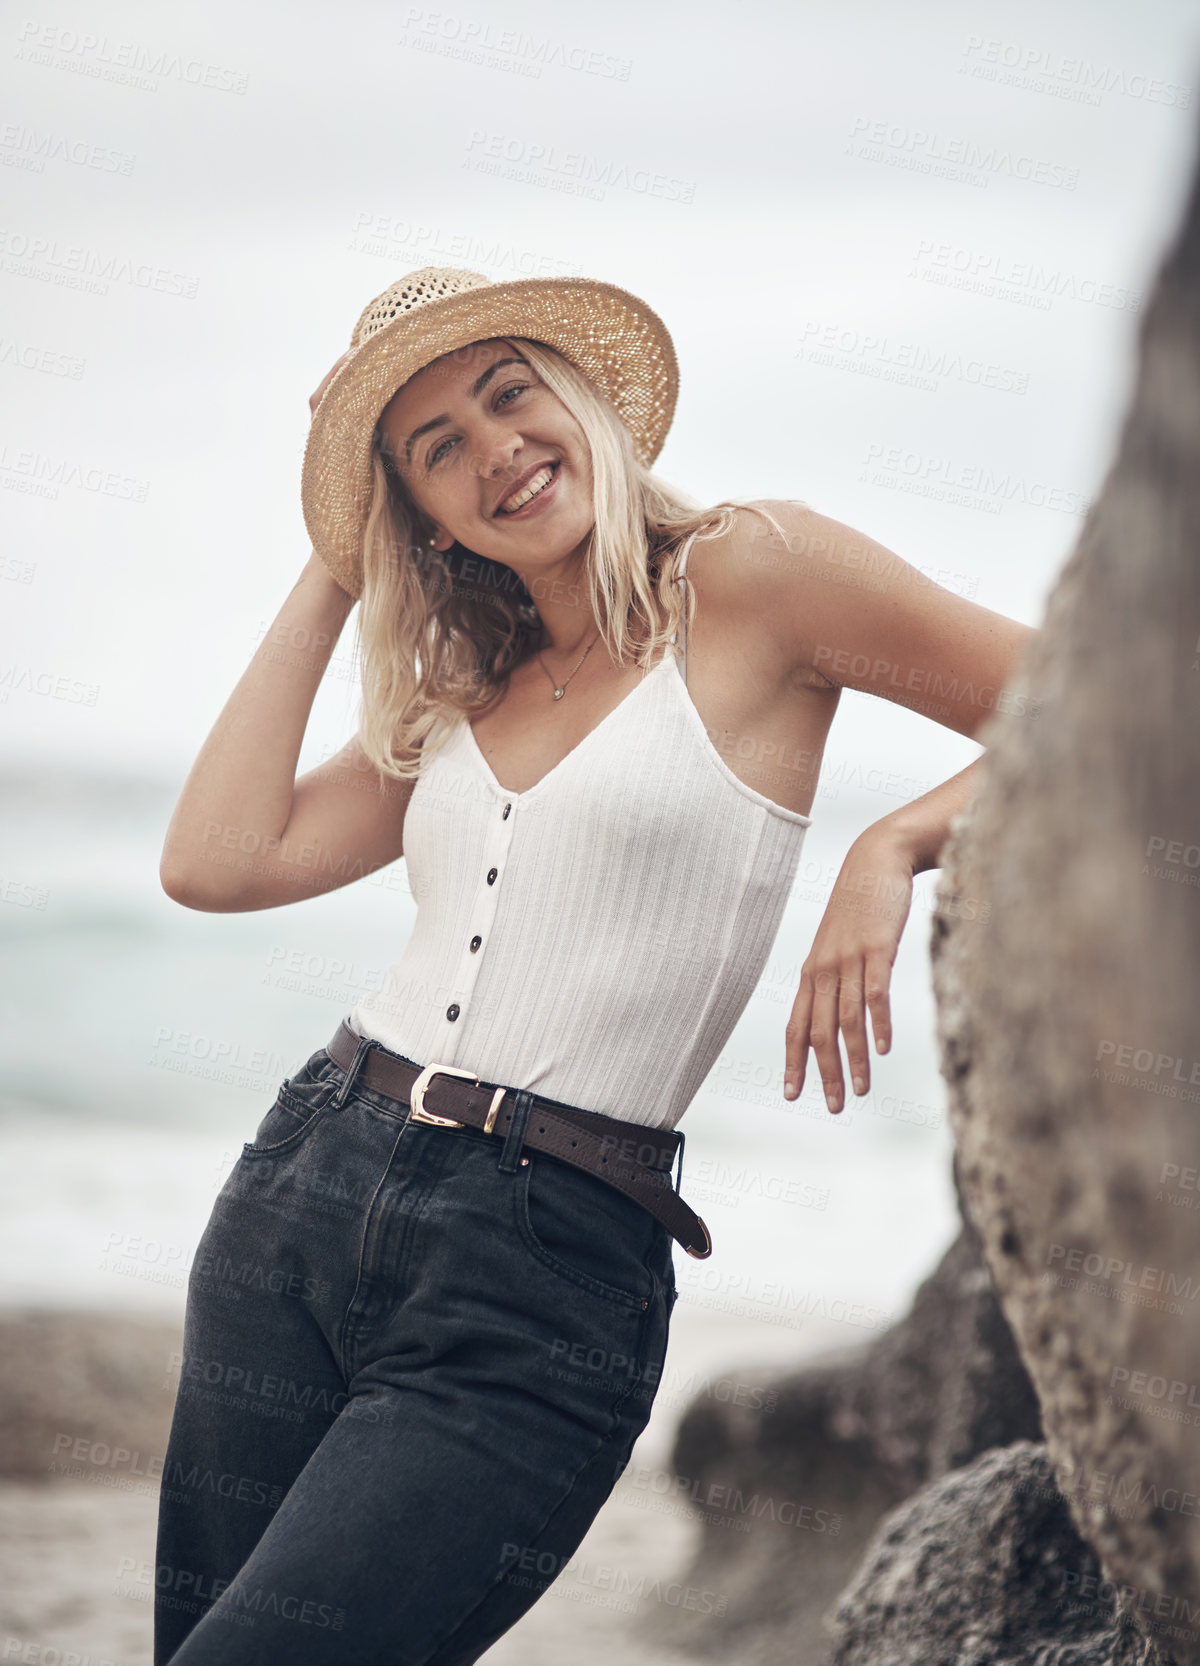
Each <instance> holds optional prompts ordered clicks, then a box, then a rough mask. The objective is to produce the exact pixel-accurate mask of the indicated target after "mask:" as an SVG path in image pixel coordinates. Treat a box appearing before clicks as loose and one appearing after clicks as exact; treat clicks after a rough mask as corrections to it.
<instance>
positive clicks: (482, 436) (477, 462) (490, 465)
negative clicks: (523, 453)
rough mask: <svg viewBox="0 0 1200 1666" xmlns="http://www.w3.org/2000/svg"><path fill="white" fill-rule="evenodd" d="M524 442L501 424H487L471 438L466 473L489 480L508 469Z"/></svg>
mask: <svg viewBox="0 0 1200 1666" xmlns="http://www.w3.org/2000/svg"><path fill="white" fill-rule="evenodd" d="M524 443H525V442H524V440H523V439H522V438H521V436H520V435H519V434H517V433H514V432H513V430H512V429H511V428H510V427H508V426H507V425H505V424H503V423H488V424H487V425H486V426H484V427H483V428H482V429H481V430H479V431H478V432H477V433H476V434H474V435H472V437H471V444H470V448H469V450H468V452H467V472H468V474H474V475H478V476H479V477H480V478H481V479H483V480H490V479H492V478H493V477H494V476H496V475H497V474H500V473H501V472H502V471H503V470H504V469H506V468H508V467H509V466H510V465H511V463H512V461H513V459H514V457H516V456H517V454H518V453H519V452H520V450H521V447H522V446H523V445H524Z"/></svg>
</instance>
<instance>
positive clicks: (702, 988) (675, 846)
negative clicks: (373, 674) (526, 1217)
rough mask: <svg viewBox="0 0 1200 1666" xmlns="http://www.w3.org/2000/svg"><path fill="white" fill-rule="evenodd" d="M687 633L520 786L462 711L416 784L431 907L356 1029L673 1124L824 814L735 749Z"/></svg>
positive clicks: (419, 893) (717, 1044)
mask: <svg viewBox="0 0 1200 1666" xmlns="http://www.w3.org/2000/svg"><path fill="white" fill-rule="evenodd" d="M685 567H686V552H685V558H684V561H683V563H682V564H681V566H680V568H679V572H680V575H681V576H682V574H683V571H684V568H685ZM680 635H681V638H682V641H681V648H682V654H681V655H680V654H677V653H676V651H675V646H674V643H673V644H672V647H671V649H670V651H669V652H668V653H667V654H666V656H665V657H664V658H663V659H661V660H660V661H659V662H658V664H657V665H656V666H654V668H653V669H652V670H650V671H648V672H646V673H645V674H644V675H643V677H642V679H641V681H640V682H639V683H637V684H636V685H635V686H634V688H633V689H632V690H631V692H630V693H629V694H627V695H626V696H625V698H624V699H623V700H622V701H621V702H620V704H619V705H618V706H616V707H615V708H614V710H613V711H611V712H610V713H609V714H608V716H607V717H605V718H604V719H602V720H601V722H600V723H599V724H597V725H596V727H595V728H593V729H592V730H591V731H590V732H589V733H588V734H587V735H585V736H584V738H583V740H582V741H580V743H579V744H578V746H576V747H574V748H573V750H572V751H570V752H568V754H567V755H566V757H565V758H563V759H562V761H561V762H560V763H558V764H556V765H555V767H554V768H553V769H551V770H550V771H549V773H548V774H546V775H544V776H543V777H542V779H541V780H540V781H538V782H537V783H536V784H535V785H534V786H532V787H530V788H528V789H527V790H526V791H525V792H520V793H517V792H507V791H505V789H504V788H503V787H502V786H501V785H500V783H499V782H498V781H497V780H496V778H495V776H494V775H493V774H492V771H491V769H490V768H489V767H488V765H487V763H486V761H485V760H484V757H483V754H482V752H481V751H480V749H479V745H478V743H477V742H476V740H475V737H474V734H473V733H472V730H471V727H470V725H469V724H468V723H466V722H465V721H459V722H458V732H457V733H456V734H454V735H452V736H451V737H450V738H449V739H448V740H447V742H446V745H445V747H444V749H443V751H442V753H441V754H440V756H438V757H436V758H434V759H433V760H432V761H431V762H430V764H429V766H428V768H426V769H424V770H422V772H421V773H420V774H419V775H418V778H417V782H416V785H415V786H414V788H413V792H412V796H411V798H410V800H409V805H408V810H407V813H406V816H405V821H404V854H405V858H406V860H407V863H408V877H409V884H410V888H411V891H412V894H413V897H414V899H415V900H416V903H417V916H416V922H415V924H414V926H413V930H412V934H411V936H410V937H409V939H408V942H407V944H406V945H405V948H404V951H403V953H402V955H401V957H400V959H399V960H398V961H397V962H396V963H395V964H393V965H391V966H389V968H388V973H387V978H386V980H385V982H384V984H383V986H382V987H381V988H380V989H379V990H376V991H372V992H371V993H370V994H369V995H367V996H366V997H365V998H364V999H362V1000H361V1001H360V1002H359V1003H358V1005H357V1006H356V1007H355V1008H354V1010H353V1012H352V1013H351V1014H350V1018H349V1022H350V1025H351V1027H352V1028H353V1029H355V1030H357V1031H358V1033H359V1034H360V1035H364V1036H369V1037H371V1038H372V1039H373V1040H376V1041H379V1042H381V1043H382V1044H383V1045H384V1046H385V1047H387V1048H389V1049H390V1050H391V1051H392V1052H395V1053H400V1054H401V1055H403V1057H405V1058H407V1059H411V1060H413V1061H415V1062H417V1063H420V1064H430V1063H432V1062H433V1061H435V1060H436V1061H437V1062H439V1063H441V1064H453V1065H457V1066H459V1067H460V1068H463V1069H469V1070H472V1071H474V1072H475V1073H476V1074H477V1075H478V1076H479V1077H480V1079H481V1080H482V1081H484V1082H493V1083H503V1084H504V1085H506V1086H508V1087H517V1088H529V1089H532V1090H533V1091H534V1092H536V1093H542V1094H546V1095H547V1096H548V1097H550V1098H551V1099H558V1100H562V1101H564V1102H565V1103H567V1104H571V1105H579V1106H582V1107H584V1108H585V1109H587V1110H591V1111H602V1112H604V1113H606V1114H607V1115H609V1116H614V1117H620V1118H622V1119H623V1120H624V1121H627V1122H632V1123H638V1124H643V1125H645V1126H647V1127H651V1128H667V1129H669V1128H673V1127H674V1126H675V1125H676V1123H677V1122H678V1121H679V1119H680V1118H681V1117H682V1115H683V1113H684V1112H685V1111H686V1110H687V1108H688V1106H689V1104H691V1102H692V1100H693V1099H694V1098H695V1096H696V1094H697V1093H698V1092H699V1089H700V1087H701V1084H702V1083H703V1081H704V1079H705V1077H706V1076H707V1075H708V1073H709V1071H710V1070H711V1069H712V1067H713V1065H714V1063H715V1062H716V1059H717V1057H718V1055H719V1053H720V1051H721V1049H722V1047H723V1046H724V1045H725V1043H726V1041H727V1040H728V1038H729V1035H730V1033H731V1032H732V1030H733V1027H734V1025H735V1024H736V1023H737V1021H738V1019H739V1018H740V1017H741V1015H742V1012H743V1011H744V1009H745V1007H746V1004H747V1002H748V1001H749V999H750V997H751V995H752V994H753V993H754V989H755V987H756V985H757V983H758V980H759V978H760V977H761V975H762V970H763V967H764V966H765V964H766V960H767V956H768V955H769V954H770V952H771V949H772V947H773V945H774V942H775V938H776V935H777V933H778V930H779V923H780V920H781V918H782V915H783V911H784V908H785V906H786V904H787V900H788V897H789V895H790V892H791V888H792V883H793V880H794V879H795V875H796V868H797V864H798V862H799V858H800V850H801V847H802V845H803V843H804V834H805V831H806V829H807V828H808V827H809V826H810V825H811V818H810V817H808V816H804V815H801V814H800V813H799V811H796V810H789V809H787V808H785V807H784V806H783V805H781V804H776V803H775V802H774V801H773V800H772V799H769V798H766V797H764V795H763V794H762V793H759V792H756V791H755V790H754V789H753V788H752V787H749V786H747V785H746V784H745V782H743V781H741V780H740V779H739V778H738V777H737V776H736V775H735V774H734V772H733V771H732V770H731V769H730V768H729V765H728V764H727V763H726V762H725V760H724V759H723V758H722V757H721V755H720V753H719V752H718V751H717V749H716V747H715V746H714V745H713V743H712V741H711V739H710V738H709V736H708V733H707V732H706V730H705V727H704V723H703V720H702V719H701V717H700V714H699V712H698V711H697V710H696V708H695V706H694V705H693V704H692V699H691V696H690V694H689V693H688V692H687V631H686V617H685V619H684V621H683V625H682V628H681V633H680ZM438 721H439V726H444V725H446V724H447V723H448V722H449V721H450V720H448V719H446V718H440V719H439V720H438ZM430 738H431V739H432V734H431V736H430ZM782 1047H783V1038H782V1035H781V1036H780V1050H781V1053H782Z"/></svg>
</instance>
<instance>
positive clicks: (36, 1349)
mask: <svg viewBox="0 0 1200 1666" xmlns="http://www.w3.org/2000/svg"><path fill="white" fill-rule="evenodd" d="M182 1340H183V1327H182V1323H180V1324H178V1325H176V1324H173V1323H171V1322H170V1321H168V1320H154V1319H139V1318H133V1317H126V1316H125V1315H124V1314H111V1313H92V1312H67V1311H63V1312H59V1311H51V1310H41V1309H24V1310H21V1311H12V1312H7V1313H0V1476H4V1477H6V1478H8V1479H10V1480H11V1479H14V1478H21V1479H28V1480H42V1481H46V1480H52V1479H54V1478H55V1477H58V1476H64V1475H71V1476H73V1477H74V1478H75V1479H83V1480H90V1481H95V1482H97V1483H98V1484H101V1485H108V1486H112V1485H114V1484H118V1485H119V1484H120V1479H121V1478H122V1477H133V1476H136V1477H139V1478H141V1479H145V1478H149V1479H151V1480H155V1481H157V1477H158V1476H159V1475H160V1474H161V1473H162V1464H163V1459H164V1456H165V1454H166V1440H167V1434H168V1432H169V1430H170V1424H171V1412H172V1409H173V1407H174V1404H175V1392H176V1389H177V1387H178V1383H179V1353H180V1349H181V1347H182Z"/></svg>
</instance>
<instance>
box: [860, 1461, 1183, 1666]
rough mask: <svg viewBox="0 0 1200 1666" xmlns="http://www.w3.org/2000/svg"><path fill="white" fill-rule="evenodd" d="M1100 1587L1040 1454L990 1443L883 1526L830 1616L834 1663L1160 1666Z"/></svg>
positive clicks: (1165, 1659) (1119, 1598)
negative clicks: (985, 1450) (994, 1446)
mask: <svg viewBox="0 0 1200 1666" xmlns="http://www.w3.org/2000/svg"><path fill="white" fill-rule="evenodd" d="M1138 1597H1139V1594H1138V1593H1136V1592H1130V1591H1120V1590H1117V1589H1115V1588H1114V1587H1113V1586H1112V1585H1110V1584H1108V1583H1106V1581H1105V1580H1104V1578H1103V1576H1102V1574H1101V1572H1100V1565H1099V1562H1098V1561H1097V1559H1096V1555H1095V1552H1094V1551H1093V1550H1092V1549H1091V1547H1090V1546H1089V1545H1087V1544H1085V1543H1084V1541H1083V1540H1082V1539H1081V1538H1080V1537H1079V1534H1078V1533H1077V1532H1076V1530H1075V1526H1074V1523H1073V1522H1072V1520H1071V1517H1070V1513H1069V1511H1068V1508H1067V1505H1066V1502H1065V1500H1064V1499H1063V1497H1062V1495H1061V1494H1060V1493H1059V1491H1058V1488H1057V1486H1056V1484H1055V1480H1054V1472H1053V1470H1052V1468H1051V1466H1050V1463H1049V1461H1048V1459H1047V1457H1046V1451H1045V1448H1044V1447H1043V1446H1039V1445H1033V1444H1032V1443H1030V1442H1029V1441H1018V1442H1016V1443H1015V1444H1013V1445H1010V1446H1006V1447H1001V1448H995V1449H993V1450H992V1451H990V1452H985V1453H984V1454H983V1456H982V1457H980V1458H977V1459H976V1461H975V1462H974V1463H972V1464H970V1465H968V1466H967V1467H966V1468H963V1469H957V1470H953V1471H952V1472H951V1473H949V1474H948V1475H945V1476H943V1477H942V1478H941V1479H940V1480H938V1481H934V1482H932V1483H931V1484H930V1485H929V1486H927V1487H923V1488H922V1489H921V1491H920V1492H918V1493H916V1494H915V1495H914V1496H913V1497H912V1498H910V1499H908V1500H906V1501H905V1502H904V1503H903V1504H901V1505H900V1506H899V1507H898V1508H897V1509H895V1510H893V1511H892V1512H891V1513H890V1514H889V1515H888V1516H887V1517H886V1518H885V1519H884V1521H883V1522H882V1523H881V1524H880V1526H879V1528H878V1530H877V1531H876V1533H875V1535H874V1537H873V1538H872V1540H871V1543H870V1546H869V1548H868V1550H867V1553H866V1555H865V1556H864V1557H863V1560H862V1563H861V1565H860V1566H859V1569H858V1571H857V1573H856V1574H855V1576H854V1578H853V1580H852V1581H851V1583H850V1585H849V1586H848V1587H847V1589H846V1590H845V1591H844V1592H843V1594H842V1597H841V1600H840V1601H839V1602H838V1604H837V1609H836V1613H835V1615H834V1616H833V1619H832V1625H833V1629H834V1633H835V1639H836V1641H835V1646H834V1650H833V1657H832V1661H831V1666H941V1663H943V1662H944V1663H945V1666H951V1663H952V1666H1135V1663H1136V1666H1170V1657H1169V1656H1168V1655H1166V1654H1164V1653H1162V1652H1160V1651H1159V1650H1158V1649H1157V1648H1156V1647H1155V1645H1154V1644H1152V1643H1149V1642H1147V1641H1146V1639H1145V1638H1144V1637H1143V1636H1142V1634H1141V1632H1140V1631H1139V1630H1137V1628H1136V1627H1135V1626H1133V1625H1132V1624H1131V1622H1130V1618H1129V1605H1130V1603H1132V1602H1136V1601H1137V1600H1138Z"/></svg>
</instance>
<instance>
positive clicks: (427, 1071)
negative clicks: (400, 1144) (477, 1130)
mask: <svg viewBox="0 0 1200 1666" xmlns="http://www.w3.org/2000/svg"><path fill="white" fill-rule="evenodd" d="M435 1076H465V1077H466V1078H467V1080H468V1081H471V1082H474V1083H476V1084H477V1085H478V1082H479V1077H478V1076H477V1075H476V1074H475V1072H474V1071H473V1070H456V1069H455V1067H454V1066H453V1065H452V1064H427V1065H426V1066H425V1068H424V1070H422V1072H421V1074H420V1075H419V1076H418V1077H417V1079H416V1081H415V1082H414V1083H413V1085H412V1089H411V1091H410V1093H409V1106H410V1112H409V1114H410V1115H411V1117H412V1120H413V1121H414V1122H431V1123H433V1124H434V1125H435V1126H436V1127H438V1128H465V1127H466V1126H467V1125H466V1123H465V1122H457V1121H456V1120H455V1119H454V1117H452V1116H434V1114H433V1112H432V1111H427V1110H426V1109H425V1089H426V1088H427V1087H428V1086H429V1084H430V1082H431V1081H432V1080H433V1078H434V1077H435Z"/></svg>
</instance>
